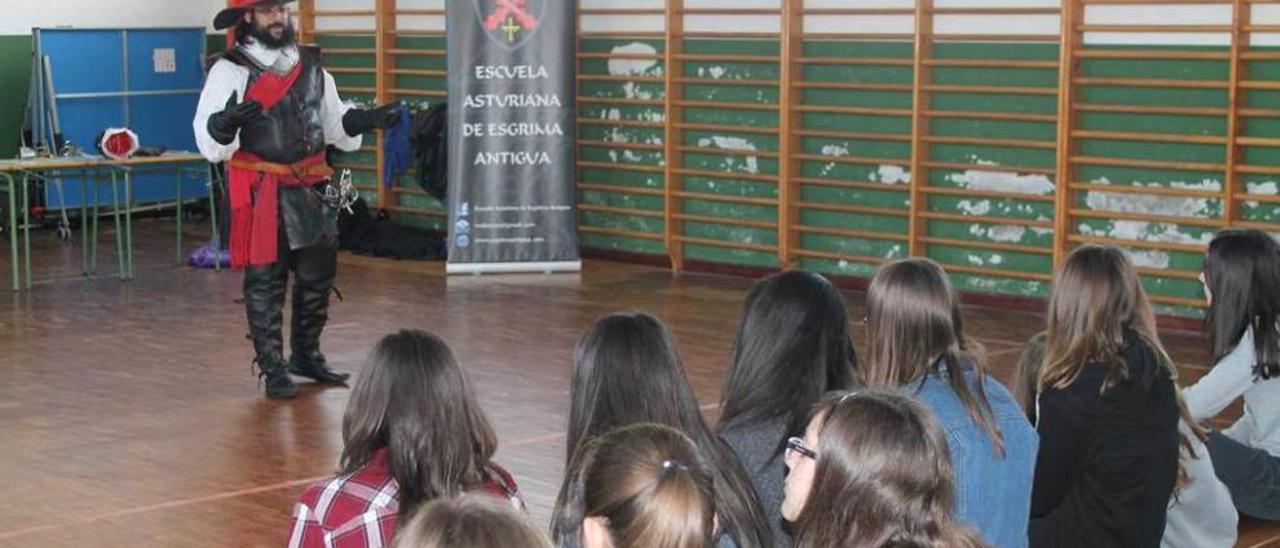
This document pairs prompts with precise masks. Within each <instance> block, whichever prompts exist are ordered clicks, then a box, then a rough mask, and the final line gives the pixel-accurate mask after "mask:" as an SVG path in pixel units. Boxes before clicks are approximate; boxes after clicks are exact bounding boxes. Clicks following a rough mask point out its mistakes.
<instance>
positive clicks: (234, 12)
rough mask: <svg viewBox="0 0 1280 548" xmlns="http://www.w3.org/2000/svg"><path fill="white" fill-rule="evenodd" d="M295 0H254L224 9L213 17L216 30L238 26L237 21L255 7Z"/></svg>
mask: <svg viewBox="0 0 1280 548" xmlns="http://www.w3.org/2000/svg"><path fill="white" fill-rule="evenodd" d="M293 1H294V0H262V1H261V2H254V3H253V4H250V5H248V6H240V7H235V8H227V9H224V10H222V11H220V12H218V15H215V16H214V17H213V28H214V30H223V29H229V28H231V27H234V26H236V23H238V22H240V18H241V17H243V16H244V12H246V11H249V10H251V9H253V8H262V7H267V6H280V5H284V4H289V3H292V2H293Z"/></svg>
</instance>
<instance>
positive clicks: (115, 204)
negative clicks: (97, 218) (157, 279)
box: [111, 170, 129, 280]
mask: <svg viewBox="0 0 1280 548" xmlns="http://www.w3.org/2000/svg"><path fill="white" fill-rule="evenodd" d="M118 183H119V179H118V178H117V177H116V172H115V170H112V171H111V216H112V218H113V219H114V220H115V225H116V261H117V263H119V268H120V279H121V280H124V279H127V278H126V276H128V275H129V273H128V271H126V270H125V266H124V238H125V235H124V231H123V230H121V226H120V196H119V187H118Z"/></svg>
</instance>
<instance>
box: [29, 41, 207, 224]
mask: <svg viewBox="0 0 1280 548" xmlns="http://www.w3.org/2000/svg"><path fill="white" fill-rule="evenodd" d="M35 39H36V48H37V52H38V53H39V54H40V55H42V56H48V57H49V59H50V65H51V67H50V68H51V69H52V73H53V85H54V92H55V93H56V95H57V97H58V114H59V116H58V120H59V122H60V124H61V126H62V127H61V129H62V133H63V135H64V136H65V137H66V138H67V139H70V140H71V141H72V142H73V143H74V144H75V145H77V146H79V147H81V148H83V149H84V150H85V151H86V152H89V153H91V154H97V153H98V152H97V147H96V146H95V145H94V139H95V138H96V137H97V136H98V134H100V133H101V132H102V131H103V130H104V129H106V128H108V127H128V128H130V129H132V130H133V131H134V132H135V133H137V134H138V139H139V140H140V141H141V143H142V146H144V147H164V148H166V149H168V150H182V151H195V150H196V143H195V136H194V135H193V134H192V132H191V120H192V118H194V117H195V112H196V103H197V102H198V101H199V98H200V88H201V87H203V85H204V64H203V63H204V48H205V34H204V29H203V28H163V29H37V30H36V32H35ZM168 50H171V51H172V52H173V59H174V65H173V67H172V71H171V72H170V71H169V70H168V69H165V68H162V67H159V66H157V63H156V56H157V53H158V52H165V51H168ZM183 167H188V168H194V169H198V170H201V171H202V172H205V170H206V168H207V164H206V163H204V162H193V163H191V165H190V166H183ZM175 169H176V166H172V165H169V166H165V167H164V168H163V170H162V171H159V172H155V171H152V172H146V171H143V172H141V173H139V174H138V175H137V176H135V177H134V178H133V188H134V190H133V197H134V202H135V204H145V203H154V202H171V201H173V200H175V199H176V197H177V194H176V192H177V189H176V188H175V173H174V171H175ZM62 181H63V183H62V187H63V193H62V196H61V197H60V196H59V195H58V192H57V187H56V186H55V185H53V184H49V185H46V186H45V203H46V204H47V205H48V207H49V208H50V209H60V208H62V207H70V208H78V207H80V204H81V203H82V198H81V188H82V185H83V184H84V182H83V181H81V180H80V179H79V178H75V177H69V178H63V179H62ZM207 182H208V181H207V178H195V177H191V176H188V177H185V178H184V179H183V198H184V199H188V200H189V199H192V198H196V197H201V196H207V195H208V187H207ZM86 198H87V199H88V200H92V198H93V196H92V189H90V192H89V193H87V196H86ZM98 203H99V204H109V203H111V195H110V191H109V190H108V189H106V188H105V187H102V188H100V189H99V193H98Z"/></svg>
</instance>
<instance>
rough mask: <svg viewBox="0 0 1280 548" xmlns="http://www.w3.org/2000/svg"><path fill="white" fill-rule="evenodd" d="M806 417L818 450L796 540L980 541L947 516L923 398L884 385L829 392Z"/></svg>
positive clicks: (818, 547)
mask: <svg viewBox="0 0 1280 548" xmlns="http://www.w3.org/2000/svg"><path fill="white" fill-rule="evenodd" d="M813 420H815V421H820V426H819V427H818V446H817V447H816V448H815V449H816V452H817V454H818V455H817V457H816V459H817V460H816V462H815V466H816V468H815V470H814V476H813V487H812V488H811V489H810V491H809V496H808V498H807V499H806V500H805V503H804V507H803V508H801V510H800V515H799V516H798V517H797V519H796V536H795V539H796V544H795V546H796V547H797V548H835V547H847V548H864V547H865V548H881V547H885V546H912V547H920V548H925V547H929V548H933V547H936V548H944V547H945V548H969V547H979V546H983V543H982V541H981V540H980V538H979V537H978V536H977V535H976V534H975V533H973V532H972V531H970V530H969V529H968V528H966V527H964V526H963V525H961V524H960V523H959V522H957V521H956V519H955V517H954V514H953V511H954V510H953V508H954V505H955V474H954V473H953V472H952V468H951V456H950V454H949V453H948V449H947V438H946V433H945V432H944V431H943V429H942V425H941V424H940V423H938V421H937V419H935V418H934V417H933V414H932V413H930V412H929V410H928V409H926V408H925V407H924V406H923V405H921V404H919V403H916V402H915V401H913V400H912V399H910V398H907V397H904V396H902V395H899V394H897V393H894V392H889V391H885V390H876V389H872V390H865V391H860V392H834V393H832V394H830V395H828V396H827V397H826V398H824V399H823V401H822V402H821V403H820V404H819V405H818V406H817V407H816V408H815V410H814V413H813Z"/></svg>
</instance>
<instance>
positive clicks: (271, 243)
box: [227, 62, 333, 268]
mask: <svg viewBox="0 0 1280 548" xmlns="http://www.w3.org/2000/svg"><path fill="white" fill-rule="evenodd" d="M301 73H302V63H301V62H298V63H297V64H296V65H294V67H293V70H291V71H289V74H286V75H284V76H281V75H278V74H275V73H273V72H264V73H263V74H262V76H260V77H259V78H258V80H257V81H255V82H254V83H253V86H251V87H250V88H249V89H248V91H246V92H245V100H246V101H248V100H255V101H258V102H259V103H261V104H262V108H263V109H264V110H269V109H271V107H273V106H275V105H276V103H279V102H280V100H281V99H283V98H284V96H285V94H286V93H288V92H289V88H291V87H293V84H294V82H297V80H298V75H299V74H301ZM227 172H228V177H227V179H228V182H229V188H230V195H231V196H230V197H231V266H232V267H233V268H239V267H244V266H260V265H266V264H271V263H274V262H276V258H277V257H278V250H277V249H276V247H277V242H278V241H279V232H278V231H279V222H280V219H279V195H280V194H279V187H280V185H282V184H283V185H285V186H303V185H311V184H315V183H318V182H320V181H323V180H325V179H327V178H329V176H330V175H331V174H332V173H333V171H332V170H331V169H329V168H328V166H327V165H326V164H325V155H324V151H320V152H317V153H316V154H313V155H311V156H308V157H306V158H304V159H303V160H302V161H301V162H298V163H297V164H294V165H291V166H290V165H282V164H272V163H270V162H265V161H263V160H262V159H261V158H259V157H257V156H256V155H254V154H252V153H250V152H247V151H244V150H239V151H236V153H235V155H233V156H232V157H231V161H230V162H228V165H227ZM255 195H256V198H257V199H256V200H255V199H254V198H255Z"/></svg>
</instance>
